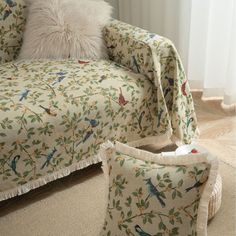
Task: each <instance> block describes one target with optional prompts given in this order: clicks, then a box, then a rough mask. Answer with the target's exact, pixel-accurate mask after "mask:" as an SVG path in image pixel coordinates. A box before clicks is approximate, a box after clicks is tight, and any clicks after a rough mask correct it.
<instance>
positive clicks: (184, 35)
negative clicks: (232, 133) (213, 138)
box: [118, 0, 236, 105]
mask: <svg viewBox="0 0 236 236" xmlns="http://www.w3.org/2000/svg"><path fill="white" fill-rule="evenodd" d="M118 3H119V11H118V15H119V19H121V20H123V21H126V22H128V23H131V24H134V25H137V26H140V27H143V28H146V29H148V30H150V31H152V32H156V33H158V34H160V35H163V36H166V37H168V38H170V39H171V40H172V41H173V42H174V43H175V45H176V47H177V49H178V51H179V53H180V55H181V57H182V60H183V64H184V67H185V70H186V72H187V75H188V79H189V81H190V86H191V87H192V89H202V90H203V96H204V97H206V98H208V97H218V96H221V97H224V100H223V102H224V104H226V105H231V104H235V103H236V1H235V0H175V1H173V0H119V1H118Z"/></svg>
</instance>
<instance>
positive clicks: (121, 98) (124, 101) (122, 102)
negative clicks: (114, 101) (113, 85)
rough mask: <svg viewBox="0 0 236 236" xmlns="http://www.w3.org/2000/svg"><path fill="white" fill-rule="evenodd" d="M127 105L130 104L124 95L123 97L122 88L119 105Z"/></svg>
mask: <svg viewBox="0 0 236 236" xmlns="http://www.w3.org/2000/svg"><path fill="white" fill-rule="evenodd" d="M127 103H128V101H126V100H125V97H124V95H123V93H122V90H121V88H120V94H119V105H120V106H122V107H123V106H125V105H126V104H127Z"/></svg>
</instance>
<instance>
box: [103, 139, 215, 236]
mask: <svg viewBox="0 0 236 236" xmlns="http://www.w3.org/2000/svg"><path fill="white" fill-rule="evenodd" d="M108 150H113V151H118V152H121V153H123V154H126V155H130V156H135V158H137V159H140V160H145V161H150V162H154V163H158V164H160V165H161V164H163V165H183V164H185V165H190V164H195V163H196V164H197V163H200V162H207V163H209V164H210V166H211V167H210V172H209V177H208V180H207V183H206V185H205V188H204V190H203V193H202V197H201V200H200V203H199V207H198V218H197V226H196V229H197V233H198V235H199V236H200V235H202V236H207V222H208V206H209V201H210V197H211V195H212V192H213V190H214V185H215V183H216V179H217V175H218V168H219V162H218V159H217V157H216V156H213V155H212V154H211V153H202V154H194V155H193V154H189V155H178V156H177V155H172V156H168V155H163V154H162V153H160V154H154V153H151V152H148V151H144V150H140V149H136V148H134V147H130V146H128V145H126V144H122V143H120V142H116V143H115V144H112V143H111V142H109V141H108V142H106V143H104V144H103V145H102V146H101V150H100V156H101V159H102V163H103V164H102V169H103V171H104V176H105V179H106V196H107V198H106V208H107V206H108V194H109V191H108V189H109V170H108V164H107V155H106V152H107V151H108ZM106 210H107V209H105V213H106Z"/></svg>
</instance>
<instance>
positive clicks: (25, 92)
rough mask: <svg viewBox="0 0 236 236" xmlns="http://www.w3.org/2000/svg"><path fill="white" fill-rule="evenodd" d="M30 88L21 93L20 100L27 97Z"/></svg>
mask: <svg viewBox="0 0 236 236" xmlns="http://www.w3.org/2000/svg"><path fill="white" fill-rule="evenodd" d="M29 92H30V90H29V89H26V90H25V91H24V92H22V93H21V95H20V99H19V101H20V102H21V101H22V100H23V99H27V96H28V94H29Z"/></svg>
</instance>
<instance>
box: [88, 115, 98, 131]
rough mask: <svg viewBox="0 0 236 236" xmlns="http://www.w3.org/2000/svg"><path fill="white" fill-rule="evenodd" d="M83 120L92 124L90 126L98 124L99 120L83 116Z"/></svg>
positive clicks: (93, 126)
mask: <svg viewBox="0 0 236 236" xmlns="http://www.w3.org/2000/svg"><path fill="white" fill-rule="evenodd" d="M85 121H88V122H89V124H90V125H91V126H92V128H95V127H96V126H98V125H99V121H98V120H95V119H89V118H87V117H85Z"/></svg>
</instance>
